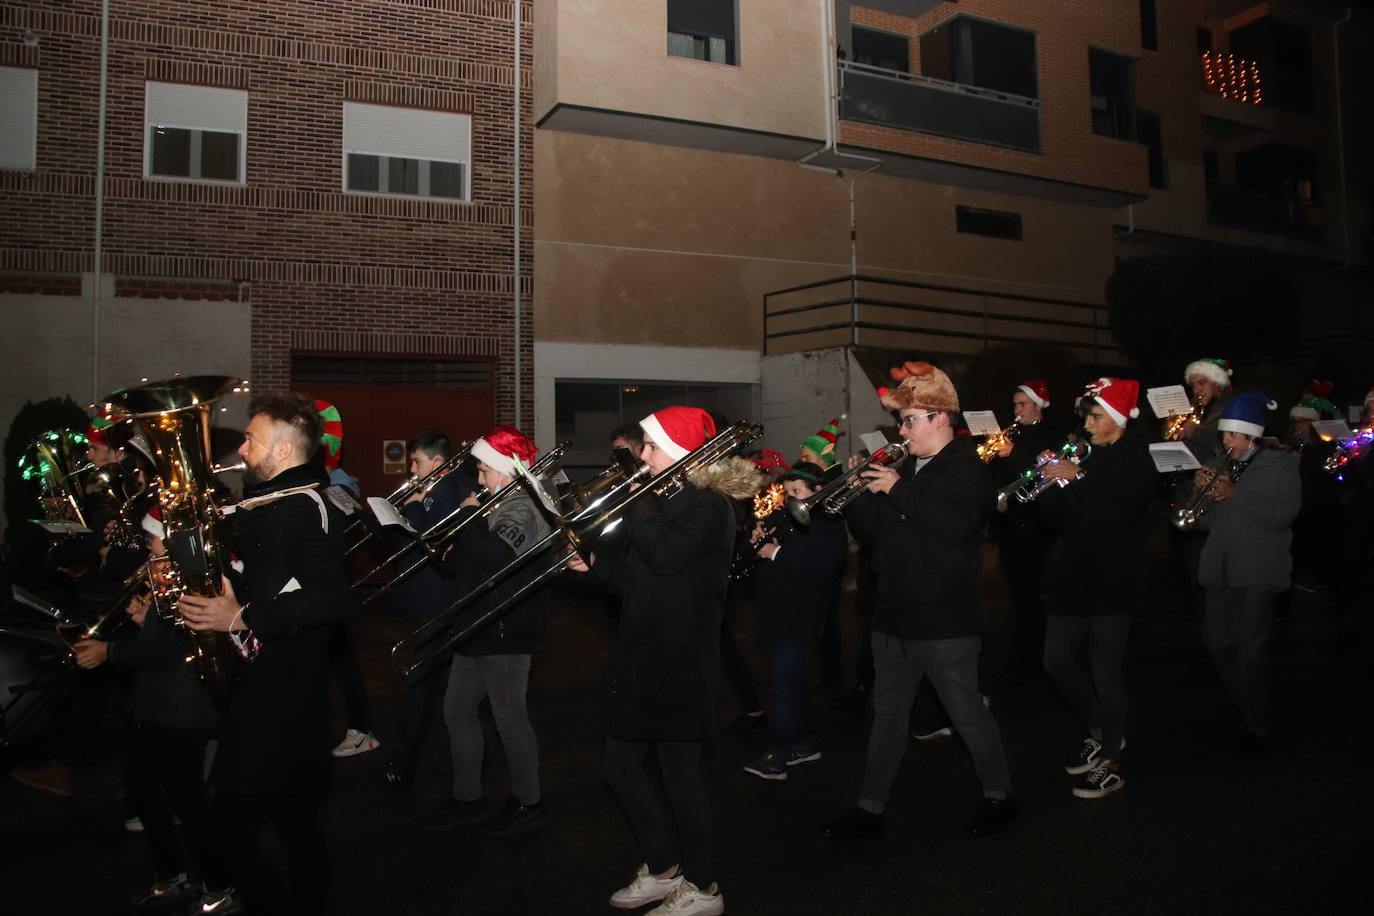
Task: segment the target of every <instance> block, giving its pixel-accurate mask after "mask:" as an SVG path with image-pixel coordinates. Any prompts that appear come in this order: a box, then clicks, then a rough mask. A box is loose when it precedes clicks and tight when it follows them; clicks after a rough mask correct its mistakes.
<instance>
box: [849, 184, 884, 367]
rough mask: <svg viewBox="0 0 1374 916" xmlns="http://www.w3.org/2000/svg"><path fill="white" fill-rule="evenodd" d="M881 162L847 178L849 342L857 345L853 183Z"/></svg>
mask: <svg viewBox="0 0 1374 916" xmlns="http://www.w3.org/2000/svg"><path fill="white" fill-rule="evenodd" d="M882 164H883V163H882V161H881V160H874V164H873V165H870V166H869V167H868V168H866V169H864V170H863V171H862V172H859V173H858V174H857V175H855V176H854V177H853V178H851V179H849V343H850V344H851V345H852V346H856V347H857V346H858V345H859V221H858V218H857V216H856V215H855V208H854V185H855V184H857V183H858V181H859V179H860V178H862V177H864V176H865V175H867V174H868V173H869V172H872V171H874V170H875V169H877V168H878V167H879V166H881V165H882Z"/></svg>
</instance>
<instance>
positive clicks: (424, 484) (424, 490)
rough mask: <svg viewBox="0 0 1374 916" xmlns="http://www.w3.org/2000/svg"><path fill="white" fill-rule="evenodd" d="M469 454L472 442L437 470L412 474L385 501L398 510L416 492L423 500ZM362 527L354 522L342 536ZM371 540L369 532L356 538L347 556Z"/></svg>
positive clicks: (359, 523)
mask: <svg viewBox="0 0 1374 916" xmlns="http://www.w3.org/2000/svg"><path fill="white" fill-rule="evenodd" d="M471 454H472V442H470V441H469V442H464V443H463V445H462V447H461V448H459V449H458V451H456V452H454V453H453V454H452V455H450V456H449V457H448V458H446V459H444V463H443V464H441V465H439V466H438V467H437V468H435V469H434V470H432V471H430V472H429V473H428V474H425V475H423V476H416V475H414V474H411V475H410V476H409V477H407V478H406V479H405V481H404V482H403V483H402V484H401V485H400V486H399V487H397V488H396V489H394V490H392V491H391V493H390V494H389V495H388V496H387V498H386V501H387V502H389V503H391V504H392V505H393V506H395V507H396V508H398V509H399V508H400V507H401V506H403V505H404V504H405V502H406V500H408V499H410V497H411V496H413V495H415V493H416V492H417V491H418V492H419V493H420V498H421V499H423V498H424V497H425V496H427V495H429V491H430V490H432V489H434V487H435V486H436V485H437V484H438V483H439V481H441V480H443V479H444V478H445V477H447V476H448V475H449V474H451V473H452V472H454V471H456V470H458V468H459V467H460V466H461V465H462V464H463V462H464V461H466V460H467V458H468V456H469V455H471ZM362 525H363V522H362V520H358V521H355V522H354V523H353V524H351V525H349V526H348V528H347V529H346V530H345V531H344V536H345V537H350V536H351V535H352V533H353V532H355V531H357V530H358V528H359V527H361V526H362ZM371 539H372V532H371V531H369V532H367V533H366V534H364V535H363V536H362V537H360V538H358V540H356V541H354V542H353V543H352V544H350V545H349V547H348V551H347V556H352V555H353V554H354V553H356V552H357V550H358V548H360V547H362V546H363V545H364V544H366V543H367V542H368V541H369V540H371Z"/></svg>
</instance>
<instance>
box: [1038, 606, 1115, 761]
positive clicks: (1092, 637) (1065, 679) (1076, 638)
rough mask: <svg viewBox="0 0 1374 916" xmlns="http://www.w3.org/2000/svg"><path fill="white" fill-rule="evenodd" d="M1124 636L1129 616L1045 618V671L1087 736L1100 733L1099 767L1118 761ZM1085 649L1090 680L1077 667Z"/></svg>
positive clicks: (1085, 673)
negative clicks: (1100, 753)
mask: <svg viewBox="0 0 1374 916" xmlns="http://www.w3.org/2000/svg"><path fill="white" fill-rule="evenodd" d="M1130 634H1131V615H1130V614H1105V615H1102V616H1098V617H1068V616H1065V615H1062V614H1050V615H1049V617H1048V618H1047V619H1046V621H1045V671H1046V672H1047V673H1048V674H1049V676H1050V679H1051V680H1052V681H1054V686H1055V687H1057V688H1058V689H1059V692H1060V694H1062V695H1063V697H1064V700H1065V702H1067V703H1068V704H1069V708H1070V709H1072V710H1073V711H1074V714H1075V715H1077V716H1078V718H1079V719H1080V720H1081V721H1082V722H1083V725H1084V726H1085V727H1086V728H1087V729H1088V731H1089V732H1100V733H1101V735H1102V759H1103V760H1104V761H1106V760H1118V759H1120V757H1121V741H1122V736H1123V735H1124V734H1125V730H1126V705H1127V698H1126V676H1125V672H1124V670H1123V669H1124V665H1125V660H1126V640H1127V639H1128V638H1129V636H1130ZM1085 643H1086V644H1087V647H1088V667H1089V668H1090V669H1091V670H1092V676H1091V677H1089V676H1088V674H1087V672H1085V671H1084V670H1083V668H1082V667H1081V666H1080V665H1079V664H1078V653H1079V652H1080V651H1081V650H1082V648H1083V646H1084V644H1085Z"/></svg>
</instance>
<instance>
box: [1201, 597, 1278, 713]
mask: <svg viewBox="0 0 1374 916" xmlns="http://www.w3.org/2000/svg"><path fill="white" fill-rule="evenodd" d="M1275 598H1276V593H1275V592H1274V591H1272V590H1270V589H1264V588H1208V589H1207V615H1206V618H1205V619H1204V621H1203V628H1202V637H1203V642H1204V643H1205V644H1206V646H1207V651H1208V652H1210V653H1211V654H1212V661H1214V662H1215V663H1216V666H1217V673H1218V674H1219V675H1221V682H1222V684H1224V685H1225V686H1226V692H1227V693H1229V694H1230V695H1231V699H1232V700H1234V701H1235V703H1236V705H1237V706H1239V707H1240V711H1241V714H1242V716H1243V717H1244V728H1245V730H1246V731H1249V732H1252V733H1254V734H1256V735H1265V734H1268V732H1269V628H1270V626H1271V625H1272V624H1273V622H1274V601H1275Z"/></svg>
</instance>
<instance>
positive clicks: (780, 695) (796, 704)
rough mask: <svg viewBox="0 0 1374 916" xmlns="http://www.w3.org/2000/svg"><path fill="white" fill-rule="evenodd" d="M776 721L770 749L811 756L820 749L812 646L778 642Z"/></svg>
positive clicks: (775, 649) (774, 648) (775, 650)
mask: <svg viewBox="0 0 1374 916" xmlns="http://www.w3.org/2000/svg"><path fill="white" fill-rule="evenodd" d="M769 650H770V655H771V656H772V660H773V710H772V712H773V717H772V723H771V724H772V733H771V734H770V735H769V745H770V747H769V749H770V750H772V751H776V752H779V753H782V754H786V753H787V752H789V751H799V752H804V753H810V752H811V751H814V750H816V749H817V748H819V747H820V738H819V736H818V735H817V733H816V697H815V694H814V692H813V688H812V685H811V679H810V678H809V677H807V673H808V669H809V667H810V666H809V665H808V664H807V662H809V661H810V659H811V652H812V646H811V645H810V644H808V643H804V642H800V641H794V640H789V639H778V640H774V641H773V643H772V645H771V646H770V647H769Z"/></svg>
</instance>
